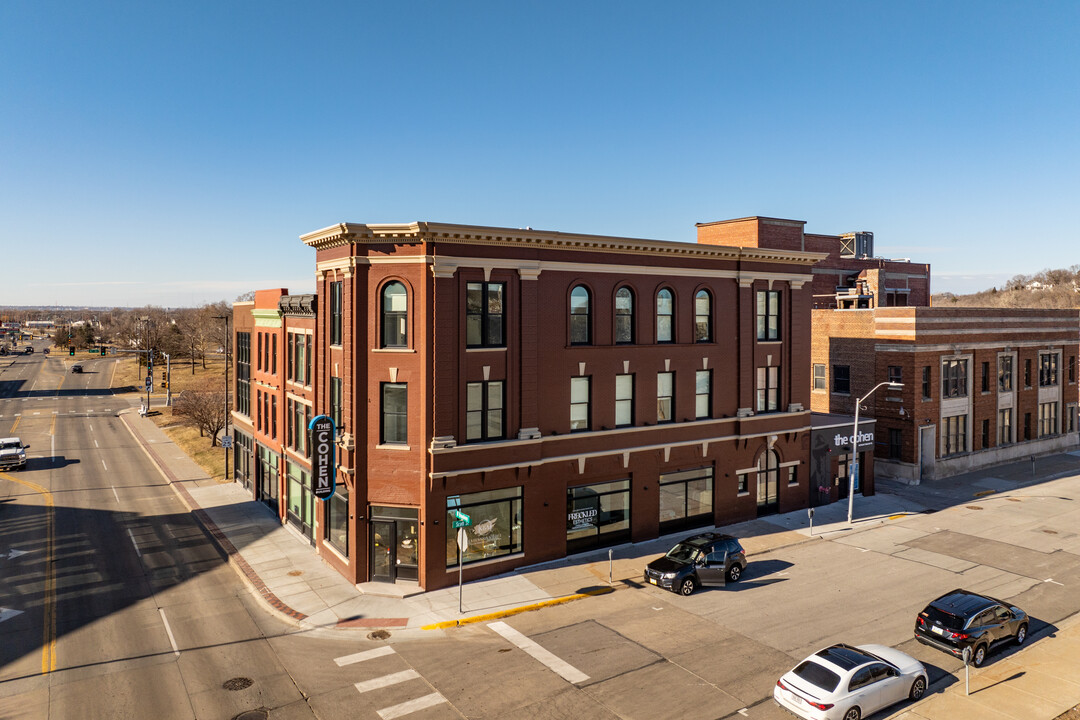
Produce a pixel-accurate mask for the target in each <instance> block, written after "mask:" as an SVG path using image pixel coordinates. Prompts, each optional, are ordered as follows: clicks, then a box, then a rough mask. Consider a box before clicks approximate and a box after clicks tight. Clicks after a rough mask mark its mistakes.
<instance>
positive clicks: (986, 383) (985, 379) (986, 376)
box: [982, 362, 990, 392]
mask: <svg viewBox="0 0 1080 720" xmlns="http://www.w3.org/2000/svg"><path fill="white" fill-rule="evenodd" d="M982 392H990V363H988V362H984V363H983V364H982Z"/></svg>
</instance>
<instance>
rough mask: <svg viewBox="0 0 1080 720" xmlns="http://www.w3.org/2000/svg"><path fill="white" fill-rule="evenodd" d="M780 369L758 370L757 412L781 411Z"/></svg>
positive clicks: (762, 368)
mask: <svg viewBox="0 0 1080 720" xmlns="http://www.w3.org/2000/svg"><path fill="white" fill-rule="evenodd" d="M779 382H780V368H778V367H776V366H773V367H759V368H758V369H757V412H759V413H766V412H776V411H777V410H779V409H780V388H779V386H778V384H779Z"/></svg>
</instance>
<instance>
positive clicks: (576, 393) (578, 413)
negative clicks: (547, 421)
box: [570, 377, 592, 432]
mask: <svg viewBox="0 0 1080 720" xmlns="http://www.w3.org/2000/svg"><path fill="white" fill-rule="evenodd" d="M591 380H592V379H591V378H588V377H576V378H570V432H574V431H578V430H588V429H589V428H590V427H591V426H592V423H591V422H590V416H589V395H590V392H589V391H590V390H591V387H590V385H591Z"/></svg>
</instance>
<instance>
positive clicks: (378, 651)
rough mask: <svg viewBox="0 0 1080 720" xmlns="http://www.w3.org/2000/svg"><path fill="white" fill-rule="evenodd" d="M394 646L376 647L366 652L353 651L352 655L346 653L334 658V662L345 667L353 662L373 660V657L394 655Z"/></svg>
mask: <svg viewBox="0 0 1080 720" xmlns="http://www.w3.org/2000/svg"><path fill="white" fill-rule="evenodd" d="M393 654H394V648H392V647H390V646H389V645H384V646H382V647H378V648H375V649H374V650H365V651H364V652H358V653H353V654H352V655H345V656H344V657H339V658H334V662H336V663H337V666H338V667H345V666H346V665H352V664H353V663H358V662H364V661H365V660H371V659H372V658H377V657H382V656H383V655H393Z"/></svg>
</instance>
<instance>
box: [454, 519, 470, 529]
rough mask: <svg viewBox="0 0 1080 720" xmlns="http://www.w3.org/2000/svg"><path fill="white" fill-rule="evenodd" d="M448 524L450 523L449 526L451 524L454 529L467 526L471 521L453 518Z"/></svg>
mask: <svg viewBox="0 0 1080 720" xmlns="http://www.w3.org/2000/svg"><path fill="white" fill-rule="evenodd" d="M450 525H451V526H452V527H453V528H455V529H456V528H467V527H469V526H470V525H472V523H471V522H466V521H464V520H455V521H454V522H452V523H450Z"/></svg>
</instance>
